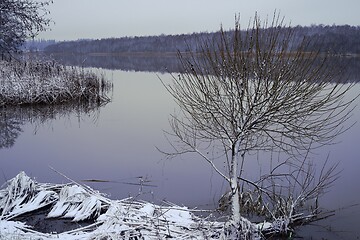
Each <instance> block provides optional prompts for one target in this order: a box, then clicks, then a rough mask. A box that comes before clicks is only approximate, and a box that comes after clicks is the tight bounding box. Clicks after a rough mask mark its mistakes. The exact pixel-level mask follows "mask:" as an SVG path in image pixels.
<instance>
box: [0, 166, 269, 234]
mask: <svg viewBox="0 0 360 240" xmlns="http://www.w3.org/2000/svg"><path fill="white" fill-rule="evenodd" d="M39 209H42V210H43V209H47V211H46V212H47V213H46V214H47V216H46V218H45V220H44V221H47V219H71V220H72V221H73V222H74V224H76V223H77V222H81V221H83V220H89V219H91V220H93V221H92V223H90V224H89V225H86V226H79V227H78V228H75V229H74V230H70V231H67V232H50V233H48V232H46V233H44V232H40V231H36V230H35V229H34V228H33V226H28V225H26V224H25V223H23V222H20V221H18V220H17V219H18V218H19V217H20V216H22V215H24V214H29V213H32V214H36V213H37V211H38V210H39ZM0 214H1V215H0V239H48V240H50V239H65V240H73V239H132V240H135V239H166V238H174V239H231V237H230V235H231V231H229V227H228V223H225V222H217V221H211V220H209V219H208V218H200V217H197V216H196V215H195V214H194V213H193V211H192V210H190V209H188V208H187V207H180V206H176V205H173V204H170V203H166V204H165V203H164V205H161V206H160V205H155V204H152V203H148V202H141V201H135V200H133V199H131V198H128V199H124V200H110V199H108V198H106V197H105V196H103V195H102V194H100V193H99V192H97V191H95V190H93V189H91V188H89V187H87V186H84V185H80V184H77V183H75V182H72V183H69V184H42V183H37V182H35V181H34V180H32V179H31V178H29V177H28V176H27V175H26V174H25V173H24V172H20V173H19V174H18V175H17V176H16V177H14V178H13V179H11V180H9V181H8V182H7V184H6V186H4V187H3V188H2V189H1V190H0ZM244 221H246V220H245V219H244ZM247 224H248V225H247V226H248V231H251V234H252V235H251V238H250V239H257V238H259V234H258V232H259V231H258V230H259V229H260V228H263V227H269V226H267V225H263V224H260V225H255V224H252V223H250V222H248V223H247ZM248 233H250V232H248Z"/></svg>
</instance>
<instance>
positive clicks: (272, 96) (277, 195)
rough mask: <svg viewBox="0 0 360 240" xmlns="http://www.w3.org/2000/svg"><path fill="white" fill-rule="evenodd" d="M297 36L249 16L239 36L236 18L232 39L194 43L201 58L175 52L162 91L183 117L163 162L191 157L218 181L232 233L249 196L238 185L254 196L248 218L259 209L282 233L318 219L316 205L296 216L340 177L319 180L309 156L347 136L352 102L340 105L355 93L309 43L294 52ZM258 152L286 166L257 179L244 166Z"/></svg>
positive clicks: (276, 20) (175, 118) (325, 175)
mask: <svg viewBox="0 0 360 240" xmlns="http://www.w3.org/2000/svg"><path fill="white" fill-rule="evenodd" d="M294 36H295V35H294V30H293V29H292V28H290V27H288V26H286V25H285V24H284V23H283V19H281V18H280V17H279V16H276V14H275V15H274V17H273V19H272V20H270V21H269V20H265V21H261V20H260V18H259V17H258V16H255V18H254V20H253V22H252V23H250V24H249V27H248V29H246V30H241V29H240V23H239V20H238V19H237V20H236V23H235V30H234V31H232V32H225V31H224V30H223V29H221V30H220V34H219V36H218V37H217V38H214V39H211V40H209V39H199V41H198V46H199V47H200V51H199V52H189V53H187V54H186V55H185V54H181V53H179V61H180V65H181V67H182V71H180V72H181V73H180V74H179V75H178V76H173V79H172V80H173V81H172V82H171V83H170V84H165V83H163V84H164V86H165V88H166V89H167V91H168V92H169V93H170V94H171V95H172V96H173V98H174V100H175V102H176V103H177V105H178V106H179V108H180V111H179V114H173V115H171V118H170V127H171V132H167V137H168V139H169V141H171V142H170V145H171V147H172V150H173V151H170V152H169V151H167V152H165V154H167V156H168V157H175V156H178V155H182V154H189V153H190V154H197V155H199V156H200V157H202V159H204V160H205V161H206V162H207V163H208V164H209V165H210V166H211V168H212V169H213V170H214V171H215V172H216V173H218V174H219V175H220V176H221V177H223V179H224V180H225V181H226V182H227V183H228V184H229V188H230V191H229V193H228V196H227V198H228V200H229V209H230V214H229V222H230V223H231V224H232V226H233V227H234V229H233V230H234V231H238V232H239V233H241V232H242V231H243V222H244V221H243V216H242V212H243V210H245V209H244V207H246V204H244V202H243V201H244V200H245V201H246V199H244V197H245V195H246V194H247V191H248V189H249V188H243V187H242V186H244V185H247V186H251V188H252V189H253V191H255V192H257V193H258V194H255V195H256V198H257V199H253V200H251V199H250V198H251V195H248V196H247V197H248V199H250V200H251V201H249V204H250V205H249V206H250V210H251V211H253V210H254V208H255V207H257V206H255V205H254V204H256V203H257V202H259V203H260V205H259V207H261V208H262V207H264V210H262V211H264V213H266V214H268V216H269V217H270V218H271V220H269V221H271V222H272V223H271V226H270V227H266V229H268V230H270V231H273V232H276V233H279V234H289V233H290V232H291V226H293V225H294V223H295V222H296V221H297V222H299V221H300V222H303V223H306V222H311V221H315V220H318V219H320V218H321V216H320V214H319V212H318V211H317V210H319V208H318V206H316V205H317V204H315V210H314V211H310V213H309V215H306V213H303V212H298V210H299V209H300V210H301V206H302V205H303V204H305V203H306V202H308V201H312V200H314V201H316V200H317V198H318V197H319V196H321V194H322V193H323V192H324V191H325V190H326V189H327V187H328V186H330V185H331V183H332V182H333V181H334V180H335V179H336V177H337V174H336V171H335V169H336V167H335V166H330V167H329V168H328V169H325V168H323V169H322V170H321V174H320V176H318V174H317V173H316V172H315V168H314V167H313V163H312V162H311V161H309V158H308V155H309V154H310V153H312V151H314V150H315V149H317V148H319V147H321V146H324V145H328V144H331V143H332V142H333V140H334V139H335V138H336V137H337V136H338V135H339V134H341V133H343V132H344V131H346V130H347V129H348V126H346V123H347V120H348V119H349V117H350V115H351V111H352V109H353V105H352V103H353V101H354V99H356V97H355V98H350V99H348V98H347V95H348V92H349V91H350V89H351V87H352V84H348V85H346V84H342V83H341V81H339V79H338V77H339V76H340V74H339V73H340V72H339V71H337V70H339V69H336V68H335V66H336V65H334V64H333V63H332V62H330V61H329V56H325V55H322V54H320V53H319V52H310V51H308V46H309V44H310V42H311V41H308V39H304V40H303V41H302V43H301V44H300V45H299V46H298V47H296V49H294V48H293V46H292V43H293V42H294ZM259 152H262V153H265V152H267V153H274V152H280V153H281V154H283V155H284V156H286V159H287V160H285V161H283V162H281V161H280V162H276V163H275V162H274V165H272V167H271V168H270V171H269V172H268V174H265V175H262V176H261V177H260V179H259V180H256V179H255V180H254V179H251V178H249V175H251V173H249V172H247V169H246V166H247V163H248V162H249V160H250V159H251V155H254V154H257V153H259ZM259 161H261V160H259ZM268 162H269V159H264V161H263V162H262V164H267V163H268ZM279 170H282V171H280V172H279ZM251 188H250V189H251ZM265 198H266V201H268V203H269V204H270V205H272V206H269V205H268V204H267V203H266V201H264V200H265ZM268 206H269V209H266V208H267V207H268Z"/></svg>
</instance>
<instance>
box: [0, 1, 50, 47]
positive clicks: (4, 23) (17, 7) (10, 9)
mask: <svg viewBox="0 0 360 240" xmlns="http://www.w3.org/2000/svg"><path fill="white" fill-rule="evenodd" d="M50 3H52V1H41V2H36V1H31V0H1V1H0V53H2V54H11V53H14V52H18V51H19V50H20V47H21V46H22V44H23V43H24V42H25V40H26V39H28V38H33V37H35V36H36V35H37V34H38V33H39V32H41V31H45V30H46V29H47V27H48V26H49V23H50V20H49V19H48V18H47V17H46V16H47V15H48V14H49V11H48V10H47V9H46V6H48V5H49V4H50Z"/></svg>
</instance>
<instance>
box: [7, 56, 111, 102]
mask: <svg viewBox="0 0 360 240" xmlns="http://www.w3.org/2000/svg"><path fill="white" fill-rule="evenodd" d="M111 88H112V84H111V83H109V82H108V81H106V80H105V79H104V78H103V77H99V76H98V75H96V74H95V73H93V72H91V71H89V70H85V69H82V68H78V67H65V66H63V65H60V64H58V63H56V62H54V61H46V62H38V61H24V62H20V61H12V62H6V61H0V106H5V105H28V104H59V103H65V102H84V101H85V102H93V103H98V104H102V103H106V102H109V101H110V98H109V97H108V96H107V95H106V93H107V92H109V90H111Z"/></svg>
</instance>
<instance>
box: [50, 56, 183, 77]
mask: <svg viewBox="0 0 360 240" xmlns="http://www.w3.org/2000/svg"><path fill="white" fill-rule="evenodd" d="M51 57H52V58H54V59H55V60H56V61H59V62H61V63H63V64H65V65H75V66H81V67H94V68H105V69H111V70H115V69H118V70H123V71H135V72H160V73H165V72H179V71H180V65H179V64H178V59H177V56H176V54H168V55H167V54H162V55H156V54H133V55H127V54H122V55H71V54H66V55H65V54H64V55H52V56H51Z"/></svg>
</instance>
